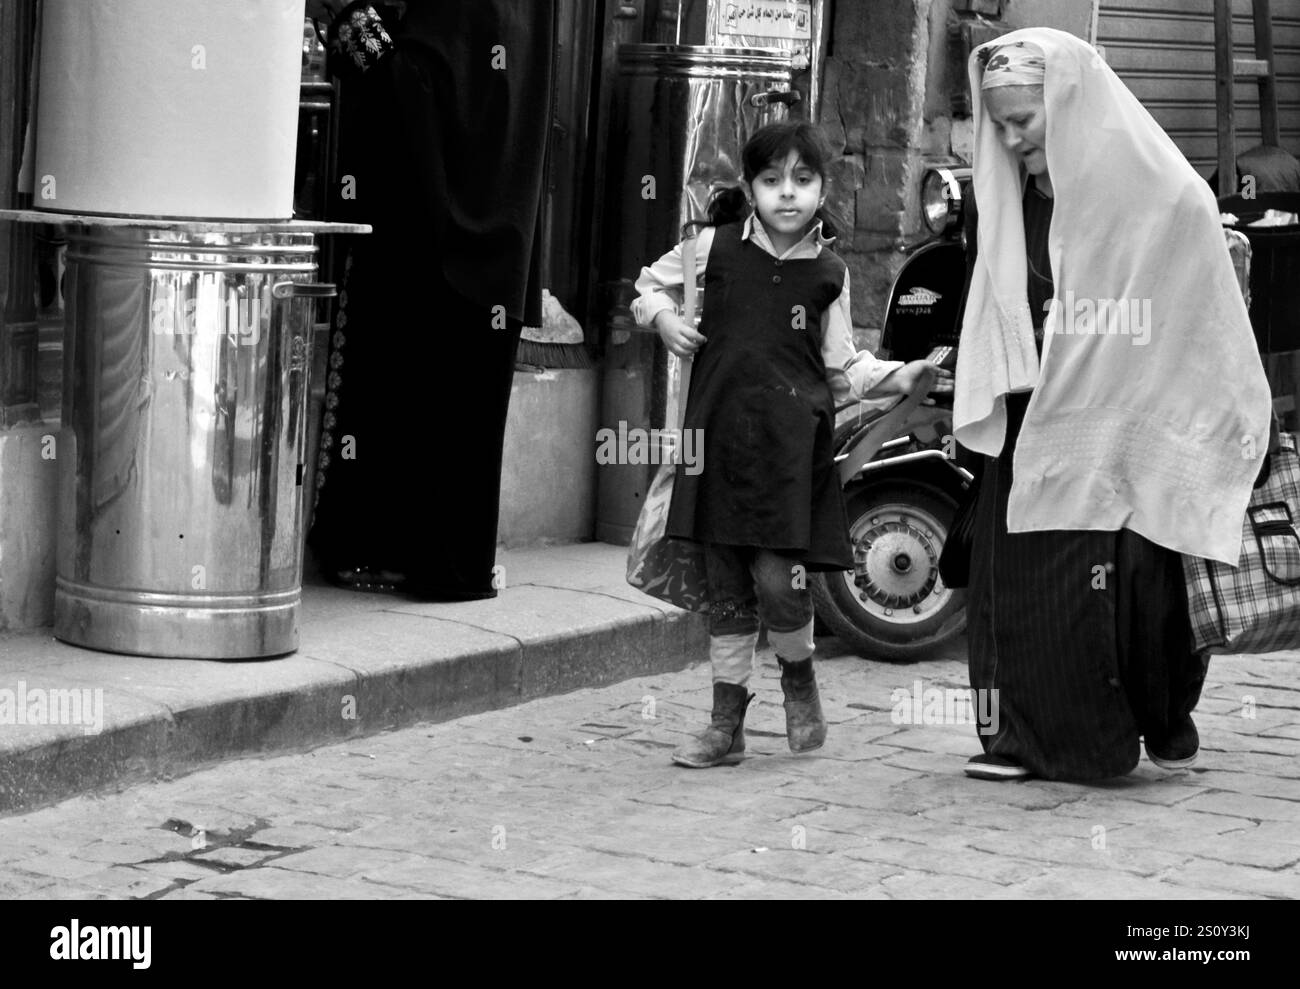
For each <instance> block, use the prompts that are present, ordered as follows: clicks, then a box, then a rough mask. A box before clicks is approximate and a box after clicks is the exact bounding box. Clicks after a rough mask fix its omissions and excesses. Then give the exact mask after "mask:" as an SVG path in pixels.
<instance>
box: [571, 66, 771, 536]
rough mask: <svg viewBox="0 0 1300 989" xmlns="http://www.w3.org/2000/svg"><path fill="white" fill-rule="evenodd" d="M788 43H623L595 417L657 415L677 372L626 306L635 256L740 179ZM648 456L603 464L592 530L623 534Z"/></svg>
mask: <svg viewBox="0 0 1300 989" xmlns="http://www.w3.org/2000/svg"><path fill="white" fill-rule="evenodd" d="M790 78H791V68H790V53H789V52H786V51H772V50H765V49H747V48H714V47H705V46H699V45H622V46H620V47H619V50H618V75H617V77H616V80H615V83H614V92H613V96H612V99H611V104H610V124H609V137H608V151H607V153H606V155H605V196H604V207H603V219H602V235H601V249H600V291H599V297H600V299H601V303H600V305H601V308H602V309H603V310H604V311H605V312H606V313H607V327H606V329H607V337H606V339H607V347H606V351H605V355H606V356H605V373H604V379H603V383H602V386H603V387H602V400H601V405H602V407H601V421H600V426H601V427H609V428H612V429H614V430H616V431H617V430H618V427H619V423H620V422H626V423H627V425H628V427H629V428H642V429H646V428H653V427H662V426H663V424H664V413H665V406H666V404H667V397H668V394H669V392H670V391H671V390H672V381H673V378H674V376H673V375H672V374H671V373H670V369H669V367H668V361H667V358H668V356H669V355H668V354H667V352H666V351H665V350H664V348H663V346H662V344H660V343H659V341H658V338H657V337H655V338H647V337H646V336H645V335H643V334H640V333H637V332H635V330H636V327H635V324H634V323H633V321H632V317H631V313H630V311H629V309H628V305H629V303H630V302H631V301H632V299H633V298H634V297H635V295H636V292H635V288H634V284H635V282H636V278H637V276H638V275H639V274H640V272H641V267H642V265H646V264H650V263H651V262H653V261H654V260H656V259H657V258H658V257H659V256H660V255H661V254H663V253H664V252H665V251H667V250H669V249H670V248H671V247H672V246H673V245H674V244H675V243H677V242H678V241H679V240H680V239H681V227H682V224H683V223H685V222H686V221H687V220H690V219H693V218H701V217H703V216H704V212H705V206H706V204H707V202H708V199H709V195H710V193H711V192H712V191H713V189H714V188H715V187H716V186H718V185H730V184H735V183H737V182H739V181H740V177H741V160H740V152H741V149H742V148H743V147H744V145H745V142H746V141H747V140H748V139H749V137H750V135H751V134H753V133H754V131H756V130H757V129H758V128H759V127H762V126H764V125H765V124H769V123H775V122H776V121H778V120H781V119H783V118H784V116H785V113H786V107H785V105H784V104H783V103H781V102H780V100H781V98H782V97H783V95H784V94H786V93H788V92H789V90H790ZM654 470H655V467H654V466H653V465H649V466H645V465H639V464H608V465H602V466H601V468H600V471H599V474H598V479H597V508H596V537H597V538H598V539H601V540H604V541H606V542H612V543H619V544H626V543H627V542H628V541H629V540H630V539H631V536H632V529H633V527H634V526H635V524H636V518H637V515H638V513H639V512H640V510H641V504H642V501H643V499H644V497H645V492H646V490H647V488H648V487H649V483H650V480H651V478H652V477H653V473H654Z"/></svg>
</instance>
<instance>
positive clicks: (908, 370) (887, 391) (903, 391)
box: [866, 361, 952, 398]
mask: <svg viewBox="0 0 1300 989" xmlns="http://www.w3.org/2000/svg"><path fill="white" fill-rule="evenodd" d="M926 374H933V375H934V378H933V381H934V384H933V385H932V390H933V391H936V392H938V391H943V390H944V388H943V387H942V386H941V385H940V382H941V381H943V380H945V379H951V377H952V375H951V374H949V372H947V371H945V370H943V368H941V367H939V366H938V365H937V364H931V363H929V362H928V361H911V362H910V363H907V364H904V365H903V366H902V367H900V368H896V369H895V370H893V371H891V372H890V373H889V374H888V375H886V376H885V379H884V380H883V381H881V382H880V384H878V385H876V387H875V388H872V389H871V391H869V392H867V395H866V397H867V398H883V397H884V396H886V395H910V394H912V392H913V390H914V389H915V388H916V386H917V383H918V382H919V381H920V379H921V377H922V376H924V375H926Z"/></svg>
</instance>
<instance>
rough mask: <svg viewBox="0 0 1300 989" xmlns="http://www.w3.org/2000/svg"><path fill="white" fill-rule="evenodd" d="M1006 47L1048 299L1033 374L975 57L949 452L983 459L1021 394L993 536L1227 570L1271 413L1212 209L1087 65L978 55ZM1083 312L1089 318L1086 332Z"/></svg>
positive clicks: (1019, 268) (1097, 67) (1118, 85)
mask: <svg viewBox="0 0 1300 989" xmlns="http://www.w3.org/2000/svg"><path fill="white" fill-rule="evenodd" d="M1018 40H1023V41H1028V42H1032V43H1034V44H1036V45H1038V46H1039V47H1040V48H1041V49H1042V50H1043V53H1044V54H1045V56H1046V64H1047V68H1046V79H1045V85H1044V89H1045V92H1044V103H1045V106H1046V114H1047V138H1046V147H1045V148H1044V151H1045V153H1046V156H1047V167H1048V173H1049V174H1050V175H1051V179H1052V186H1053V190H1054V193H1055V201H1054V203H1053V213H1052V225H1051V231H1050V234H1049V237H1048V252H1049V255H1050V258H1051V264H1052V274H1053V277H1054V279H1055V286H1056V298H1055V300H1054V302H1053V304H1052V308H1051V310H1050V311H1049V313H1048V316H1047V321H1046V326H1045V330H1046V337H1045V340H1044V345H1043V357H1042V367H1041V370H1040V367H1039V359H1038V355H1037V353H1036V351H1035V348H1034V336H1033V331H1032V329H1031V323H1030V317H1029V305H1028V301H1027V298H1026V289H1025V284H1026V260H1025V237H1024V226H1023V223H1024V221H1023V217H1022V214H1021V194H1022V189H1023V178H1022V175H1021V173H1020V166H1019V163H1018V161H1017V160H1016V158H1015V157H1014V155H1013V154H1012V153H1011V152H1010V151H1008V150H1007V149H1006V148H1005V147H1004V146H1003V145H1002V143H1001V141H1000V140H999V137H998V134H997V130H996V127H995V126H994V125H993V122H992V120H991V118H990V116H989V113H988V110H987V109H986V108H985V106H984V101H983V99H982V98H981V94H980V74H981V71H982V70H981V68H980V66H979V63H978V62H977V60H976V55H975V54H974V53H973V54H972V56H971V60H970V67H969V71H970V83H971V92H972V93H973V94H974V105H975V149H974V152H975V153H974V185H975V200H976V204H977V205H978V208H979V235H978V236H979V251H978V257H977V261H976V265H975V270H974V274H973V277H972V282H971V287H970V294H969V297H968V301H967V307H966V315H965V320H964V322H963V324H962V334H961V347H960V348H959V350H958V362H957V381H956V391H955V395H954V425H955V433H956V437H957V440H958V441H959V442H961V443H962V444H963V445H965V446H967V447H969V448H970V449H972V450H975V451H978V452H980V453H984V454H987V455H989V456H996V455H997V454H998V453H999V452H1001V450H1002V445H1003V442H1004V440H1005V437H1006V421H1007V418H1006V398H1005V395H1006V393H1007V392H1012V391H1024V390H1026V389H1031V388H1032V389H1033V395H1032V396H1031V398H1030V401H1029V405H1028V409H1027V411H1026V413H1025V421H1024V425H1023V427H1022V429H1021V432H1020V437H1019V440H1018V442H1017V444H1016V450H1015V459H1014V465H1013V472H1014V483H1013V486H1012V489H1011V495H1010V503H1009V505H1008V508H1007V527H1008V529H1009V531H1011V532H1034V531H1040V530H1047V529H1076V530H1077V529H1101V530H1115V529H1120V528H1127V529H1132V530H1133V531H1135V532H1138V533H1140V534H1142V535H1143V536H1145V537H1146V538H1148V539H1150V540H1152V541H1153V542H1155V543H1158V544H1159V545H1161V546H1165V547H1168V548H1169V549H1172V550H1176V551H1178V552H1180V553H1186V554H1188V555H1191V556H1200V557H1208V558H1210V559H1214V560H1220V561H1222V562H1224V563H1227V564H1228V565H1230V566H1234V567H1235V566H1236V565H1237V563H1238V559H1239V556H1240V550H1241V526H1242V519H1243V517H1244V515H1245V512H1246V504H1247V502H1248V501H1249V499H1250V492H1251V486H1252V484H1253V483H1254V480H1255V477H1256V475H1257V473H1258V471H1259V468H1260V466H1261V464H1262V461H1263V458H1264V455H1265V452H1266V450H1267V446H1268V432H1269V423H1270V416H1271V398H1270V393H1269V385H1268V381H1267V378H1266V377H1265V374H1264V369H1263V364H1262V362H1261V360H1260V357H1259V353H1258V350H1257V349H1256V345H1255V339H1254V336H1253V334H1252V332H1251V328H1250V321H1249V317H1248V316H1247V313H1246V307H1245V304H1244V303H1243V301H1242V298H1241V290H1240V288H1239V287H1238V284H1237V279H1236V276H1235V273H1234V271H1233V267H1232V262H1231V260H1230V258H1229V255H1228V251H1227V247H1226V241H1225V238H1224V234H1223V230H1222V228H1221V226H1220V223H1219V213H1218V208H1217V204H1216V202H1215V198H1214V195H1213V194H1212V193H1211V192H1210V188H1209V186H1208V185H1207V184H1206V182H1205V181H1204V180H1203V179H1202V178H1201V177H1200V176H1199V175H1197V174H1196V172H1195V170H1194V169H1193V168H1192V167H1191V165H1189V164H1188V162H1187V160H1186V159H1185V158H1184V157H1183V155H1182V152H1180V151H1179V150H1178V148H1177V147H1175V145H1174V143H1173V141H1171V140H1170V139H1169V137H1168V135H1166V134H1165V132H1164V131H1163V130H1161V129H1160V126H1159V125H1158V124H1157V123H1156V122H1155V121H1154V120H1153V119H1151V115H1150V114H1149V113H1147V111H1146V110H1145V109H1144V108H1143V107H1142V105H1141V104H1140V103H1139V102H1138V101H1137V99H1136V98H1135V97H1134V96H1133V94H1132V93H1130V92H1129V90H1128V89H1127V88H1126V87H1125V86H1124V84H1123V83H1122V82H1121V81H1120V80H1119V78H1118V77H1117V76H1116V75H1115V73H1114V72H1113V71H1112V70H1111V69H1110V68H1109V67H1108V66H1107V65H1106V64H1105V62H1103V61H1102V59H1101V57H1100V56H1099V55H1098V54H1097V52H1096V51H1095V50H1094V49H1093V48H1092V47H1091V46H1090V45H1088V44H1086V43H1085V42H1083V41H1080V40H1079V39H1078V38H1075V37H1074V36H1073V35H1070V34H1066V33H1065V32H1062V31H1055V30H1051V29H1049V28H1027V29H1024V30H1020V31H1014V32H1012V33H1010V34H1007V35H1004V36H1002V37H1001V38H999V39H997V41H994V42H990V43H989V44H990V45H992V46H994V47H996V46H997V45H1000V44H1005V43H1007V42H1010V41H1018ZM982 47H988V45H986V46H982ZM1102 300H1116V302H1117V303H1118V305H1111V304H1109V303H1106V302H1103V301H1102ZM1090 308H1091V309H1093V310H1094V312H1099V313H1100V315H1098V317H1097V318H1096V319H1095V320H1093V321H1092V322H1091V323H1089V322H1088V320H1087V314H1088V312H1089V309H1090ZM1121 312H1122V313H1123V314H1124V315H1126V316H1130V317H1132V318H1131V319H1130V320H1129V321H1128V322H1127V323H1125V322H1123V321H1121V320H1120V319H1119V318H1117V317H1118V315H1119V314H1120V313H1121ZM1108 315H1109V317H1110V318H1107V317H1108ZM1089 330H1092V331H1093V332H1089ZM1098 330H1099V331H1100V332H1096V331H1098ZM1125 330H1127V332H1125ZM1100 562H1104V561H1100Z"/></svg>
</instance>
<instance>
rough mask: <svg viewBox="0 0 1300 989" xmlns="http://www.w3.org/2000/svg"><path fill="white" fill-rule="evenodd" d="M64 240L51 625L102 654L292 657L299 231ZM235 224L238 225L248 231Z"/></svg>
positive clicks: (305, 281)
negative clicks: (63, 336) (57, 505)
mask: <svg viewBox="0 0 1300 989" xmlns="http://www.w3.org/2000/svg"><path fill="white" fill-rule="evenodd" d="M192 227H193V229H186V228H184V227H183V226H182V225H164V224H160V225H159V226H157V227H123V228H115V227H102V226H100V227H74V228H72V229H71V230H70V231H69V235H68V251H67V286H66V290H65V296H66V299H67V307H68V309H67V327H68V332H67V338H66V341H65V344H64V402H63V431H62V434H61V437H60V440H59V446H58V456H57V459H58V463H59V471H60V474H59V497H60V512H59V532H58V551H57V582H56V591H55V619H54V634H55V635H56V636H57V637H58V638H60V639H63V640H64V641H67V642H71V643H75V644H77V645H82V646H88V647H91V648H94V649H100V650H107V651H111V652H125V653H134V654H138V655H145V656H181V657H196V658H212V659H232V658H254V657H260V656H272V655H279V654H283V653H287V652H292V651H293V650H294V649H296V648H297V644H298V606H299V600H300V597H301V579H302V550H301V531H300V528H301V518H302V505H303V498H302V488H301V485H302V482H303V478H302V473H303V468H302V464H303V444H304V438H305V430H306V422H305V419H306V402H305V400H306V394H307V377H308V373H309V369H310V358H311V354H310V349H311V304H310V298H302V299H300V298H299V296H304V295H305V296H312V295H317V296H318V295H322V294H332V291H333V288H332V286H322V285H317V284H315V283H314V279H315V276H316V252H317V247H316V245H315V243H314V240H315V238H314V235H313V234H311V233H286V232H269V231H267V232H257V230H256V228H255V227H253V226H252V225H243V228H242V231H241V232H232V231H233V230H235V229H239V228H232V231H225V230H222V229H219V228H216V227H215V225H212V224H207V225H192ZM249 230H252V231H253V232H248V231H249Z"/></svg>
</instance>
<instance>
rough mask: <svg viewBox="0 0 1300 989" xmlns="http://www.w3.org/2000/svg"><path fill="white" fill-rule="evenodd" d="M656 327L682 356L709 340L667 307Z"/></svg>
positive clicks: (696, 349) (676, 352) (688, 355)
mask: <svg viewBox="0 0 1300 989" xmlns="http://www.w3.org/2000/svg"><path fill="white" fill-rule="evenodd" d="M654 328H655V330H656V331H657V332H658V333H659V339H661V340H662V341H663V342H664V346H665V347H667V348H668V349H669V350H671V351H672V352H673V353H674V354H676V355H677V356H678V357H681V358H691V357H694V356H695V354H696V351H698V350H699V349H700V347H702V346H703V345H704V343H705V341H706V340H707V337H705V336H704V335H703V334H701V333H700V332H699V331H698V330H696V329H695V327H693V326H691V324H690V323H688V322H686V320H684V319H682V318H681V317H680V316H678V315H677V314H676V313H675V312H673V311H672V310H670V309H665V310H664V311H663V312H661V313H660V314H659V315H658V316H656V317H655V320H654ZM900 370H901V369H900Z"/></svg>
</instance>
